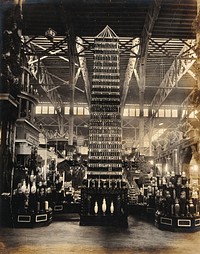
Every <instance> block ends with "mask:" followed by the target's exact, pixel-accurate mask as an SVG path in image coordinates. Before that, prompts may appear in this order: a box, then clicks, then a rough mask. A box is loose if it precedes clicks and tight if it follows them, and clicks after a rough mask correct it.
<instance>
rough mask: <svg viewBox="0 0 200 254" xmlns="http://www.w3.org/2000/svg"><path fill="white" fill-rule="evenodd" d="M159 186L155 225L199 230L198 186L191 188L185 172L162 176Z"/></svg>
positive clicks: (186, 230) (168, 228) (169, 228)
mask: <svg viewBox="0 0 200 254" xmlns="http://www.w3.org/2000/svg"><path fill="white" fill-rule="evenodd" d="M158 186H159V190H158V194H157V195H156V204H157V211H156V213H155V225H156V226H157V227H158V228H160V229H163V230H169V231H184V232H191V231H197V230H198V231H199V229H200V215H199V212H200V206H199V198H198V188H191V187H190V186H189V184H188V180H187V178H186V176H185V175H184V174H183V175H172V176H168V177H163V178H160V180H159V184H158Z"/></svg>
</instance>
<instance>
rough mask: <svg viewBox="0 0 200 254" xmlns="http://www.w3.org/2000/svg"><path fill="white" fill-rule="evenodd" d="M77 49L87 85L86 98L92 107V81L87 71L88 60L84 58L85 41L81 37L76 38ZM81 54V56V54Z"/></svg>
mask: <svg viewBox="0 0 200 254" xmlns="http://www.w3.org/2000/svg"><path fill="white" fill-rule="evenodd" d="M76 41H77V43H76V49H77V53H78V59H79V64H80V69H81V73H82V77H83V81H84V84H85V92H86V98H87V102H88V105H90V101H91V99H90V81H89V74H88V69H87V63H86V58H85V56H84V47H83V46H82V45H83V40H82V39H81V38H80V37H76ZM80 52H81V55H80V54H79V53H80Z"/></svg>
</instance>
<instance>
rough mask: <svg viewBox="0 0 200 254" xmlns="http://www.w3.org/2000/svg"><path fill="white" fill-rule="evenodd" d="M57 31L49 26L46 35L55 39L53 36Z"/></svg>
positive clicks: (50, 38)
mask: <svg viewBox="0 0 200 254" xmlns="http://www.w3.org/2000/svg"><path fill="white" fill-rule="evenodd" d="M56 34H57V32H56V31H54V30H53V29H52V28H48V29H47V31H46V32H45V36H46V37H47V39H49V40H53V38H54V37H55V36H56Z"/></svg>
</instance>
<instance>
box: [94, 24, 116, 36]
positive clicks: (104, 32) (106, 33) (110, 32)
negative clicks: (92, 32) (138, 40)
mask: <svg viewBox="0 0 200 254" xmlns="http://www.w3.org/2000/svg"><path fill="white" fill-rule="evenodd" d="M96 38H118V36H117V35H116V33H115V32H114V31H113V30H112V29H111V28H110V27H109V26H108V25H107V26H106V27H105V28H104V29H103V30H102V31H101V32H100V33H99V34H98V35H97V36H96Z"/></svg>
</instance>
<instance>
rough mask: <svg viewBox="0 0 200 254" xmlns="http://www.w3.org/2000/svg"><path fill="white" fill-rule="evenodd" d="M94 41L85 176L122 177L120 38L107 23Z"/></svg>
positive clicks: (99, 177)
mask: <svg viewBox="0 0 200 254" xmlns="http://www.w3.org/2000/svg"><path fill="white" fill-rule="evenodd" d="M94 45H95V46H94V69H93V80H92V87H91V118H90V127H89V164H88V171H87V173H88V178H94V179H95V178H98V179H107V178H109V179H118V178H120V179H121V176H122V156H121V116H120V79H119V39H118V37H117V36H116V34H115V33H114V32H113V31H112V30H111V29H110V28H109V27H108V26H107V27H106V28H105V29H104V30H103V31H102V32H101V33H100V34H98V35H97V37H96V38H95V42H94Z"/></svg>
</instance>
